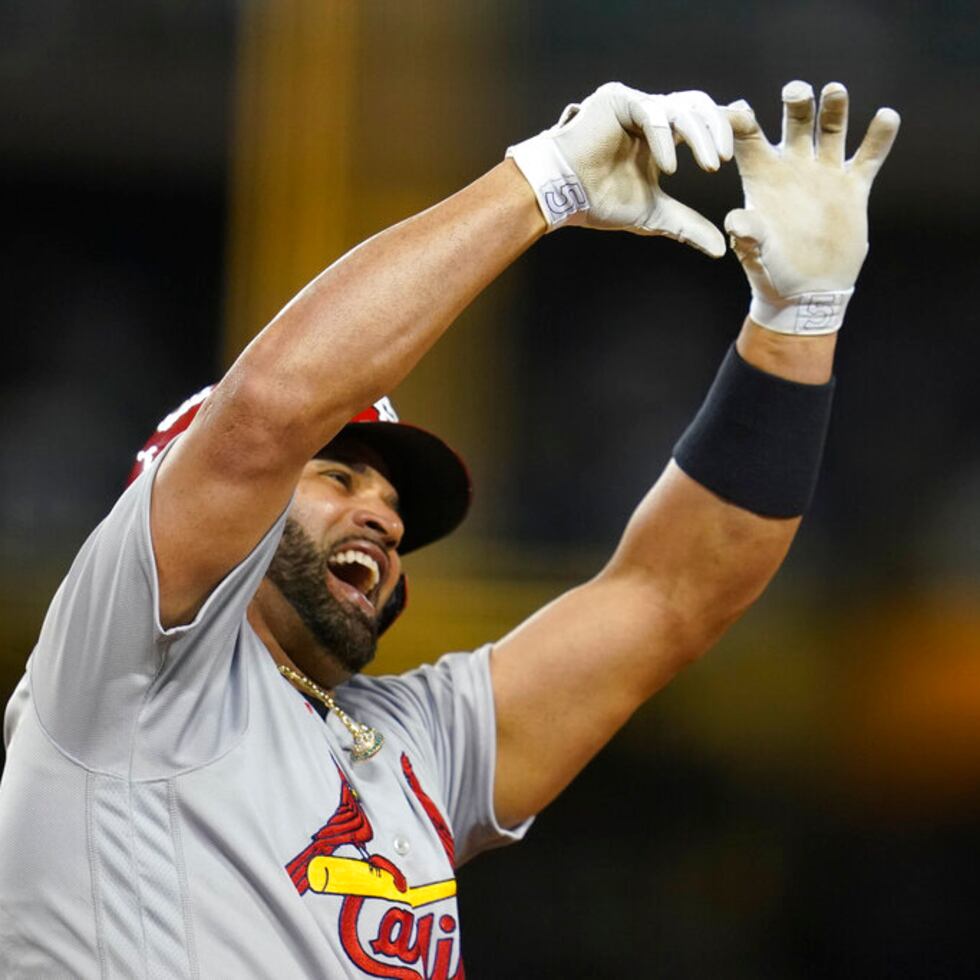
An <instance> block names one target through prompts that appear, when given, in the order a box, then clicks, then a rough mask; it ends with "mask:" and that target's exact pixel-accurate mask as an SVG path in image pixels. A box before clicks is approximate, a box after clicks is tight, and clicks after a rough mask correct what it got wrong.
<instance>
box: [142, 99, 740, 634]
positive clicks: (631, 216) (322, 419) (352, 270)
mask: <svg viewBox="0 0 980 980" xmlns="http://www.w3.org/2000/svg"><path fill="white" fill-rule="evenodd" d="M566 114H567V115H568V119H566V120H564V121H563V122H562V123H561V124H560V125H559V126H556V127H555V128H554V129H553V130H550V131H548V133H545V134H542V135H541V136H540V137H537V138H535V139H534V140H530V141H527V142H525V143H523V144H519V145H518V146H517V147H514V148H513V149H512V152H511V156H512V157H513V160H510V159H508V160H506V161H504V162H503V163H501V164H500V165H498V166H497V167H495V168H494V169H493V170H491V171H490V172H489V173H488V174H486V175H485V176H483V177H481V178H480V179H479V180H477V181H476V182H474V183H473V184H471V185H470V186H469V187H467V188H465V189H464V190H462V191H460V192H459V193H457V194H455V195H454V196H452V197H450V198H449V199H447V200H445V201H443V202H442V203H440V204H438V205H436V206H435V207H433V208H431V209H429V210H428V211H425V212H423V213H422V214H419V215H417V216H415V217H413V218H410V219H408V220H407V221H403V222H402V223H401V224H398V225H396V226H394V227H393V228H390V229H388V230H387V231H385V232H383V233H382V234H380V235H377V236H375V237H374V238H372V239H370V240H369V241H367V242H365V243H364V244H362V245H360V246H359V247H357V248H355V249H354V250H353V251H352V252H350V253H349V254H348V255H346V256H345V257H344V258H342V259H341V260H340V261H338V262H336V263H335V264H334V265H332V266H331V267H330V268H328V269H327V270H326V271H325V272H323V273H322V274H321V275H320V276H318V277H317V278H316V279H315V280H314V281H313V282H311V283H310V284H309V285H308V286H307V287H306V288H305V289H304V290H303V291H302V292H300V293H299V295H298V296H296V298H295V299H293V300H292V302H291V303H290V304H289V305H288V306H287V307H286V308H285V309H284V310H283V311H282V312H281V313H280V314H279V315H278V316H277V317H276V318H275V320H273V321H272V323H271V324H269V326H268V327H266V328H265V330H263V331H262V333H261V334H259V336H258V337H257V338H256V339H255V340H254V341H253V342H252V344H250V345H249V347H248V348H247V349H246V351H245V352H244V353H243V354H242V355H241V357H240V358H239V359H238V361H237V362H236V363H235V365H234V366H233V367H232V368H231V370H230V371H229V373H228V375H227V376H226V377H225V378H224V379H223V380H222V381H221V383H220V384H219V385H218V386H217V388H216V389H215V391H214V392H213V393H212V395H211V396H210V397H209V399H208V400H207V402H206V403H205V404H204V405H203V406H202V408H201V410H200V412H199V413H198V416H197V418H196V419H195V421H194V424H193V425H192V426H191V428H190V429H189V430H188V432H187V434H186V435H184V436H183V437H182V438H181V439H180V440H179V441H178V442H177V443H176V444H175V446H174V448H173V450H172V451H171V452H170V453H169V455H168V456H167V457H166V458H165V459H164V461H163V463H162V464H161V469H160V471H159V473H158V474H157V478H156V485H155V487H154V494H153V504H152V531H153V540H154V546H155V552H156V560H157V568H158V573H159V578H160V586H161V610H160V611H161V616H162V619H163V622H164V625H175V624H179V623H183V622H187V621H188V620H189V619H190V618H192V617H193V616H194V614H195V612H196V611H197V609H198V608H199V607H200V606H201V604H202V602H203V601H204V599H205V598H206V597H207V595H208V593H209V592H210V590H211V589H212V588H213V587H214V586H215V585H216V584H217V582H218V581H220V579H221V578H222V577H223V576H224V574H225V573H226V572H227V571H228V570H229V569H230V568H231V567H232V566H234V565H235V564H236V563H237V562H238V561H240V560H241V559H242V558H243V557H244V556H245V555H246V554H247V553H248V552H249V551H250V550H251V548H252V547H253V546H254V545H255V544H256V543H257V541H258V540H259V539H260V538H261V536H262V535H263V534H264V533H265V531H266V530H267V529H268V528H269V526H270V525H271V524H272V522H273V521H274V520H275V518H276V516H277V515H278V514H279V513H280V512H281V511H282V509H283V508H284V507H285V505H286V503H287V501H288V500H289V497H290V495H291V493H292V491H293V489H294V487H295V485H296V482H297V479H298V477H299V474H300V471H301V469H302V467H303V465H304V463H305V462H306V461H307V460H309V459H310V457H311V456H312V455H313V454H315V453H316V452H317V451H318V450H319V449H320V448H322V447H323V446H324V445H326V443H327V442H329V441H330V439H331V438H332V437H333V436H334V435H335V434H336V433H337V432H338V431H339V429H340V428H341V426H343V425H344V424H345V423H346V422H347V421H348V420H349V419H350V418H351V416H352V415H354V414H355V413H356V412H358V411H360V410H362V409H363V408H364V407H365V406H366V405H369V404H370V403H371V402H373V401H374V400H376V399H377V398H378V397H380V396H381V395H383V394H385V393H387V392H388V391H390V390H391V389H392V388H394V387H395V386H396V385H397V384H398V382H399V381H401V380H402V378H404V377H405V375H406V374H407V373H408V372H409V371H410V370H411V368H412V367H413V366H414V365H415V363H416V362H417V361H418V360H419V358H420V357H422V355H423V354H424V353H425V352H426V351H427V350H428V349H429V347H430V346H431V345H432V344H433V343H434V342H435V341H436V340H437V339H438V338H439V336H440V335H441V334H442V332H443V331H444V330H445V329H446V328H447V327H448V326H449V325H450V323H452V321H453V320H454V319H455V318H456V316H457V315H458V314H459V313H460V311H461V310H462V309H463V308H464V307H465V306H466V305H467V304H468V303H469V302H470V301H471V300H472V299H473V298H474V297H475V296H476V295H477V294H478V293H479V292H480V291H481V290H482V289H483V288H484V286H486V285H487V284H488V283H489V282H491V281H492V280H493V279H494V278H495V277H496V276H497V275H498V274H499V273H500V272H501V271H502V270H503V269H504V268H506V266H507V265H509V264H510V263H511V262H512V261H513V260H514V259H515V258H516V257H517V256H518V255H520V254H521V253H522V252H523V251H524V250H525V249H526V248H527V247H528V246H529V245H530V244H531V243H532V242H533V241H534V240H535V239H536V238H537V237H539V236H540V235H541V234H543V233H544V232H545V230H546V229H547V228H548V227H550V226H554V225H556V224H557V223H562V222H564V221H566V220H569V219H572V220H573V222H574V223H578V224H584V225H587V226H590V227H601V228H626V229H628V230H632V231H635V232H639V233H642V234H666V235H672V236H673V237H676V238H681V239H686V240H689V241H691V243H692V244H696V245H697V246H698V247H700V248H702V249H704V250H706V251H709V252H714V253H715V254H720V253H721V252H722V251H723V244H724V243H723V239H722V238H721V234H720V232H718V230H717V229H715V228H714V227H713V226H712V225H710V224H709V223H708V222H707V221H705V219H704V218H701V217H700V215H697V214H696V213H695V212H693V211H690V210H689V209H687V208H685V207H684V206H683V205H681V204H679V203H678V202H676V201H673V200H672V199H671V198H669V197H667V195H665V194H664V193H663V192H662V191H661V190H660V188H659V187H658V185H657V181H656V176H657V172H658V165H659V166H661V167H667V168H668V169H672V167H673V166H674V162H675V161H674V142H675V140H676V141H682V140H684V141H687V142H689V143H690V144H691V146H692V148H693V150H694V153H695V156H696V158H697V159H698V162H699V163H700V164H701V165H702V166H703V167H704V168H705V169H714V168H716V167H717V166H718V162H719V153H720V154H721V155H722V156H724V155H726V153H727V154H730V152H731V150H730V143H731V131H730V127H729V126H728V123H727V121H726V120H725V119H724V117H723V116H722V114H721V113H720V112H719V111H718V110H717V109H716V108H715V107H714V104H713V103H711V101H710V100H709V99H708V98H707V96H705V95H703V93H679V94H678V95H674V96H650V95H646V94H644V93H641V92H636V91H635V90H632V89H627V88H626V87H625V86H623V85H619V84H618V83H614V84H612V85H609V86H604V87H603V88H602V89H600V90H599V91H598V92H596V93H595V94H594V95H592V96H590V97H589V98H588V99H586V100H585V101H584V102H583V103H582V105H581V106H573V107H569V109H568V110H566ZM573 117H574V118H573ZM707 117H710V118H707ZM716 132H720V133H721V139H722V140H724V138H725V134H727V141H728V145H727V147H726V146H725V145H724V143H721V144H719V143H718V137H717V136H716ZM542 150H543V151H544V152H543V153H542V152H541V151H542ZM654 158H656V160H657V161H658V164H657V165H655V164H654V162H653V160H654ZM515 161H516V163H517V165H515ZM519 166H523V167H528V166H532V167H533V168H534V170H535V174H536V175H537V176H538V177H540V178H541V182H538V183H534V182H533V181H532V183H533V184H534V187H533V190H532V187H531V186H530V185H529V182H528V180H526V179H525V177H524V176H522V173H521V170H520V169H519ZM566 192H569V193H571V194H572V195H573V196H572V198H571V199H570V200H571V204H572V206H571V207H567V206H564V205H563V204H562V195H563V194H564V193H566ZM536 195H538V198H536ZM538 199H547V200H548V201H552V202H558V203H557V204H556V205H555V206H556V208H557V210H558V214H557V216H556V214H555V213H553V212H552V211H550V210H545V211H544V212H542V210H541V209H540V208H539V206H538V203H537V201H538ZM566 203H567V202H566Z"/></svg>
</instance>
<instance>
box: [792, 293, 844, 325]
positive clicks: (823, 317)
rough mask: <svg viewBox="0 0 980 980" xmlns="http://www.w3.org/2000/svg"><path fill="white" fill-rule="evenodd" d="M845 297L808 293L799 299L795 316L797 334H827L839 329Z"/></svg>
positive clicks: (834, 294)
mask: <svg viewBox="0 0 980 980" xmlns="http://www.w3.org/2000/svg"><path fill="white" fill-rule="evenodd" d="M846 305H847V295H846V294H843V293H808V294H806V295H804V296H801V297H800V299H799V307H798V308H797V314H796V332H797V333H827V332H829V331H831V330H836V329H838V328H839V327H840V323H841V321H842V320H843V318H844V307H845V306H846Z"/></svg>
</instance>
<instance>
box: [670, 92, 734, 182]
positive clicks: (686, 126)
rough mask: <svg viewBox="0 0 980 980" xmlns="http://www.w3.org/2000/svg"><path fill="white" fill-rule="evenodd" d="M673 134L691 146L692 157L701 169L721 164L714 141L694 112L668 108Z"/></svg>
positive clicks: (716, 166) (708, 168)
mask: <svg viewBox="0 0 980 980" xmlns="http://www.w3.org/2000/svg"><path fill="white" fill-rule="evenodd" d="M668 114H669V117H670V122H671V126H672V128H673V130H674V133H675V136H676V137H678V138H679V139H682V140H683V141H684V142H685V143H687V145H688V146H689V147H690V148H691V153H693V154H694V159H695V160H696V161H697V164H698V166H699V167H700V168H701V169H702V170H708V171H715V170H717V169H718V168H719V167H720V166H721V161H720V160H719V159H718V150H717V149H716V147H715V141H714V140H713V139H712V137H711V133H710V132H709V131H708V127H707V125H706V124H705V122H704V120H703V119H702V118H701V117H700V116H698V115H697V113H695V112H691V111H689V110H687V109H684V108H681V107H677V108H674V109H673V110H670V109H669V110H668Z"/></svg>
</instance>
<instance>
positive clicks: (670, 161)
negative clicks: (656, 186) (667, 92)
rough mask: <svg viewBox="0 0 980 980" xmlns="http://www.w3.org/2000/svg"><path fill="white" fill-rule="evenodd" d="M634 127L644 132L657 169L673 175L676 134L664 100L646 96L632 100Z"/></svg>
mask: <svg viewBox="0 0 980 980" xmlns="http://www.w3.org/2000/svg"><path fill="white" fill-rule="evenodd" d="M630 109H631V114H632V117H633V120H634V125H636V126H638V127H639V128H640V129H642V131H643V135H644V136H645V137H646V141H647V144H648V145H649V147H650V152H651V153H652V154H653V160H654V162H655V163H656V165H657V169H658V170H659V171H660V172H661V173H665V174H672V173H673V172H674V171H675V170H676V169H677V151H676V150H675V149H674V133H673V130H672V129H671V125H670V119H669V118H668V117H667V112H666V111H665V109H664V106H663V100H661V99H658V98H654V97H652V96H649V95H646V96H643V97H642V98H641V99H636V100H631V102H630Z"/></svg>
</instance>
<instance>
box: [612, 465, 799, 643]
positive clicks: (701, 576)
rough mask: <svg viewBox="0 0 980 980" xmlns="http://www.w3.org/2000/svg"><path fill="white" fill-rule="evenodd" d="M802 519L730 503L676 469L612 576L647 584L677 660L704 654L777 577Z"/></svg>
mask: <svg viewBox="0 0 980 980" xmlns="http://www.w3.org/2000/svg"><path fill="white" fill-rule="evenodd" d="M799 525H800V518H798V517H794V518H774V517H761V516H759V515H757V514H753V513H751V512H749V511H747V510H744V509H743V508H741V507H736V506H735V505H734V504H730V503H727V502H726V501H724V500H722V499H721V498H719V497H717V496H716V495H715V494H713V493H712V492H711V491H709V490H707V489H705V488H704V487H702V486H701V485H700V484H699V483H697V482H696V481H694V480H692V479H691V478H690V477H689V476H687V474H685V473H684V472H683V471H682V470H681V469H680V468H679V467H678V466H677V465H676V464H675V463H673V462H671V463H670V464H669V465H668V467H667V469H666V470H665V471H664V473H663V475H662V476H661V477H660V479H659V480H658V481H657V483H656V484H655V485H654V487H653V489H652V490H651V491H650V492H649V493H648V494H647V496H646V497H645V498H644V500H643V501H642V502H641V503H640V506H639V507H638V508H637V509H636V511H635V513H634V514H633V517H632V519H631V520H630V522H629V524H628V525H627V528H626V532H625V533H624V535H623V539H622V541H621V543H620V546H619V548H618V549H617V551H616V554H615V555H614V556H613V559H612V561H611V562H610V565H609V567H608V569H607V574H613V575H623V576H624V577H626V578H628V579H633V580H634V581H636V582H637V583H642V584H641V585H638V587H640V588H643V589H645V590H647V591H648V592H649V594H650V596H651V597H652V598H655V599H656V602H655V603H652V604H651V608H655V609H660V610H665V609H666V610H669V612H670V617H669V618H670V621H671V623H673V624H674V625H675V627H676V628H677V630H678V634H679V635H678V637H677V643H678V646H677V649H676V651H675V652H676V655H677V657H678V658H679V659H680V660H687V659H691V658H693V657H697V656H699V655H700V654H701V653H703V652H704V651H705V650H706V649H707V648H708V647H709V646H710V645H711V644H712V643H713V642H714V641H715V640H716V639H717V638H718V636H719V635H720V633H721V632H722V631H723V630H724V629H726V628H727V627H728V626H729V625H731V623H732V622H734V621H735V620H736V619H737V618H738V616H739V615H741V613H742V612H744V610H745V609H746V608H747V607H748V606H749V605H750V604H751V603H752V602H754V601H755V599H757V598H758V596H759V595H760V594H761V592H762V591H763V589H764V588H765V587H766V585H767V584H768V582H769V581H770V580H771V578H772V577H773V575H775V573H776V571H777V570H778V568H779V566H780V564H781V563H782V561H783V559H784V558H785V557H786V553H787V551H788V550H789V546H790V544H791V543H792V540H793V537H794V535H795V534H796V531H797V529H798V528H799Z"/></svg>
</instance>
